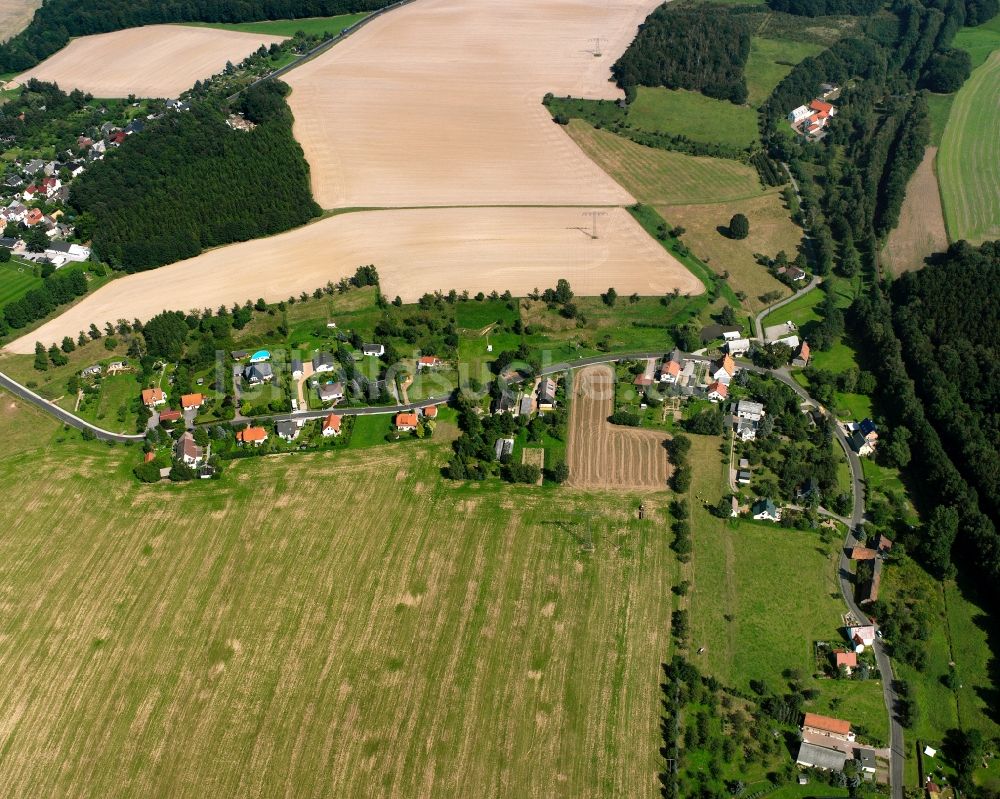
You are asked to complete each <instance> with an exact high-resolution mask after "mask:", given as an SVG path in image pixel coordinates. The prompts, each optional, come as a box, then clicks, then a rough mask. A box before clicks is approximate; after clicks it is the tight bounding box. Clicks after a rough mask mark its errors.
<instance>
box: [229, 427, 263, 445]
mask: <svg viewBox="0 0 1000 799" xmlns="http://www.w3.org/2000/svg"><path fill="white" fill-rule="evenodd" d="M236 441H237V442H238V443H240V444H252V445H253V446H255V447H259V446H260V445H261V444H263V443H264V442H265V441H267V430H265V429H264V428H263V427H252V426H251V427H244V428H243V429H242V430H239V431H237V433H236Z"/></svg>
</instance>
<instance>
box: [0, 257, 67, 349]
mask: <svg viewBox="0 0 1000 799" xmlns="http://www.w3.org/2000/svg"><path fill="white" fill-rule="evenodd" d="M86 293H87V277H86V275H84V273H83V270H81V269H79V268H70V269H67V270H65V271H63V272H56V273H55V274H53V275H51V276H50V277H47V278H45V280H44V281H43V282H42V285H41V286H39V287H38V288H34V289H31V290H30V291H29V292H28V293H27V294H25V295H24V296H23V297H21V298H20V299H18V300H13V301H12V302H9V303H7V304H6V305H5V306H4V307H3V313H2V315H0V335H5V334H6V333H8V332H10V331H11V330H19V329H21V328H22V327H25V326H26V325H29V324H31V323H32V322H35V321H37V320H39V319H44V318H45V317H46V316H48V315H49V314H50V313H52V312H53V311H54V310H56V308H58V307H59V306H60V305H64V304H66V303H67V302H71V301H72V300H75V299H76V298H77V297H81V296H83V295H84V294H86Z"/></svg>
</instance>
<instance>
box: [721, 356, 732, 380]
mask: <svg viewBox="0 0 1000 799" xmlns="http://www.w3.org/2000/svg"><path fill="white" fill-rule="evenodd" d="M719 365H720V366H721V367H722V368H723V369H725V370H726V372H727V373H729V374H730V375H734V374H736V361H734V360H733V359H732V358H731V357H730V356H729V355H728V354H726V355H723V356H722V361H721V363H720V364H719Z"/></svg>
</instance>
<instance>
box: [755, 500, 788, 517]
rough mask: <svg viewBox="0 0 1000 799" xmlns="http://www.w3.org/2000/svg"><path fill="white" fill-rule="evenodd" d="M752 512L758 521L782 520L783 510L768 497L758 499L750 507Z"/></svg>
mask: <svg viewBox="0 0 1000 799" xmlns="http://www.w3.org/2000/svg"><path fill="white" fill-rule="evenodd" d="M750 513H751V514H752V515H753V517H754V518H755V519H757V520H758V521H769V522H780V521H781V510H780V509H779V508H778V506H777V505H775V504H774V502H772V501H771V500H770V499H768V498H765V499H758V500H757V501H756V502H755V503H754V504H753V507H752V508H751V509H750Z"/></svg>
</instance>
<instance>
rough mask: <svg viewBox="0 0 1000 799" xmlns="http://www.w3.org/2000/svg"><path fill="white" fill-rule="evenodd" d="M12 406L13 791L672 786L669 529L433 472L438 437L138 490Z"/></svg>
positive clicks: (2, 576) (5, 733)
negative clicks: (665, 760) (665, 767)
mask: <svg viewBox="0 0 1000 799" xmlns="http://www.w3.org/2000/svg"><path fill="white" fill-rule="evenodd" d="M12 406H14V403H13V402H12V401H11V399H10V397H9V396H8V395H0V431H6V430H10V431H13V434H14V437H15V440H14V441H13V442H10V443H11V446H9V447H7V449H5V457H4V458H2V459H0V491H2V492H3V495H4V497H5V500H6V502H7V505H8V507H10V508H17V509H18V512H17V513H16V514H12V515H11V518H10V519H9V520H8V522H7V524H5V525H4V526H3V528H2V531H0V586H2V587H3V588H2V597H0V601H2V604H3V614H2V616H0V639H2V640H3V643H4V645H3V647H0V668H2V669H3V673H4V675H5V679H4V681H3V684H2V685H0V732H2V737H3V750H4V756H3V758H0V784H2V785H3V786H4V790H3V793H4V795H5V796H25V797H27V796H31V797H34V796H38V797H42V796H45V797H50V796H76V797H111V796H113V797H122V799H129V798H131V797H151V796H170V797H175V798H176V799H188V798H189V797H190V799H200V798H201V797H205V796H212V797H216V798H217V799H228V797H234V798H235V797H241V798H243V797H274V796H289V797H301V798H302V799H311V798H312V797H316V798H317V799H319V798H320V797H323V798H324V799H326V798H327V797H338V798H339V797H374V796H384V797H400V799H403V798H406V799H409V798H410V797H413V798H416V797H472V796H476V797H552V798H553V799H561V798H563V797H565V799H598V798H599V797H608V796H622V797H637V798H638V799H655V797H657V796H659V783H658V781H657V773H658V770H659V769H660V768H661V767H662V759H661V757H660V755H659V751H658V749H659V746H660V743H661V739H660V734H659V722H660V715H661V714H660V706H659V700H660V687H659V683H660V663H661V662H662V661H663V659H665V658H666V657H667V654H668V649H669V645H670V641H669V636H670V627H669V618H670V611H671V606H670V603H671V593H670V587H671V575H672V573H673V568H674V564H673V560H672V555H671V553H670V551H669V549H668V548H667V547H666V546H664V540H663V521H664V517H663V516H660V515H658V514H655V515H654V514H651V518H649V519H646V520H638V519H636V518H635V512H634V507H632V505H633V503H632V502H631V501H629V500H628V499H627V498H626V497H614V496H610V497H609V496H600V497H598V496H591V495H589V494H585V493H583V492H574V491H572V490H565V491H564V492H562V493H560V501H559V503H557V505H558V507H554V505H553V503H552V501H551V496H550V495H548V494H546V493H539V492H538V490H537V489H535V488H534V487H511V486H492V487H489V488H487V487H484V486H481V485H479V484H475V483H472V484H463V483H456V482H450V481H445V480H443V479H442V478H441V477H440V474H439V472H440V468H441V466H442V465H443V464H444V463H445V462H446V461H447V459H448V457H449V452H450V449H449V447H448V446H447V444H445V443H443V442H435V441H433V440H431V441H423V442H412V443H408V444H402V445H389V444H382V445H379V446H374V447H370V448H367V449H364V450H361V451H346V450H345V451H340V452H338V453H336V454H334V453H328V454H308V455H295V456H286V457H270V458H259V459H250V460H244V461H239V462H233V463H231V464H230V465H229V467H228V468H227V470H226V472H225V473H224V474H223V476H222V479H221V480H220V481H211V484H209V483H208V482H207V481H206V482H201V481H198V482H196V483H189V484H186V485H183V486H177V485H170V484H163V485H156V486H143V485H141V484H140V483H138V482H137V481H136V480H135V478H134V477H133V476H132V474H131V468H132V466H133V465H134V464H135V463H136V462H137V461H138V459H139V457H140V455H139V454H138V451H137V450H136V449H135V448H122V447H118V448H108V447H106V446H104V445H103V444H99V443H97V442H83V441H81V439H80V437H79V435H78V434H76V433H75V432H73V433H65V432H63V431H62V428H61V427H60V426H59V425H58V424H56V423H55V422H54V421H53V420H51V419H49V418H48V417H45V416H43V415H42V414H41V413H40V412H39V411H36V410H35V409H33V408H24V406H21V405H19V404H18V405H16V407H12ZM19 408H20V409H21V410H18V409H19ZM58 440H62V443H60V444H59V445H58V446H55V444H56V442H57V441H58ZM5 441H6V439H5ZM95 475H100V477H99V479H95ZM317 507H322V508H323V513H321V514H317V513H316V512H315V509H316V508H317ZM358 508H364V509H365V511H364V513H363V514H358V512H357V510H358ZM580 517H585V518H586V519H587V520H588V525H589V528H590V531H591V534H592V536H593V543H594V547H593V551H592V552H587V553H584V552H581V547H580V541H579V539H578V537H576V536H574V534H573V531H574V529H576V528H574V523H576V524H578V522H576V521H575V520H576V519H578V518H580ZM344 520H350V523H341V522H343V521H344ZM623 550H625V551H627V555H624V554H623Z"/></svg>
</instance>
